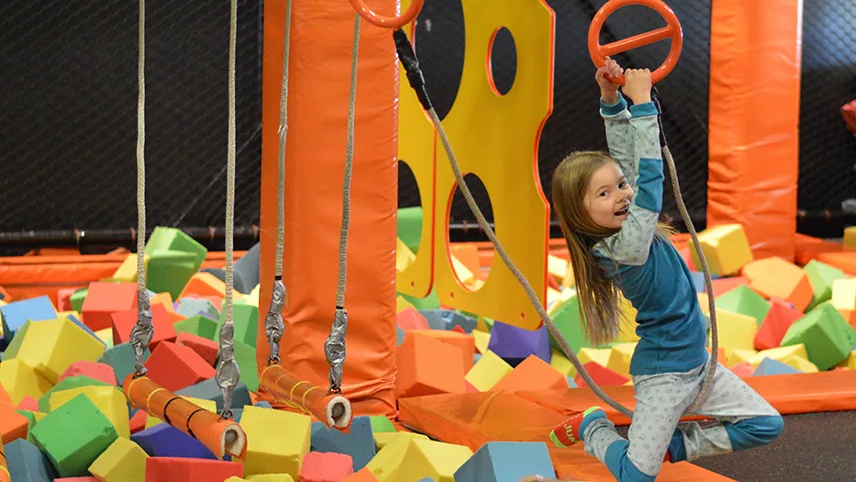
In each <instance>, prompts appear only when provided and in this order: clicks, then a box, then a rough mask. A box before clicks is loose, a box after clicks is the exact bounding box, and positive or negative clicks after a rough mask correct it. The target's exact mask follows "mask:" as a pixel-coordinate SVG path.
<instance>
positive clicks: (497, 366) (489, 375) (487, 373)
mask: <svg viewBox="0 0 856 482" xmlns="http://www.w3.org/2000/svg"><path fill="white" fill-rule="evenodd" d="M513 370H514V368H513V367H512V366H511V365H509V364H508V362H506V361H505V360H503V359H502V358H500V357H499V356H498V355H497V354H496V353H494V352H492V351H490V350H488V351H486V352H485V353H484V354H483V355H482V357H481V358H479V360H478V361H477V362H476V363H475V364H474V365H473V368H472V369H470V371H469V372H467V374H466V376H465V377H464V379H465V380H466V381H467V382H469V383H470V384H471V385H472V386H473V387H475V388H476V389H477V390H479V391H482V392H486V391H488V390H490V389H491V388H493V387H494V386H495V385H496V384H497V383H499V381H500V380H502V379H503V378H505V376H506V375H508V374H509V373H511V372H512V371H513Z"/></svg>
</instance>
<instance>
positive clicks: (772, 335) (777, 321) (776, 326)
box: [755, 298, 803, 351]
mask: <svg viewBox="0 0 856 482" xmlns="http://www.w3.org/2000/svg"><path fill="white" fill-rule="evenodd" d="M802 316H803V314H802V313H800V312H799V311H797V310H795V309H794V307H793V305H792V304H790V303H788V302H787V301H785V300H783V299H781V298H771V299H770V311H768V312H767V316H766V317H765V318H764V321H762V322H761V326H760V327H759V328H758V331H757V332H756V333H755V349H756V350H758V351H761V350H769V349H770V348H776V347H778V346H779V345H781V343H782V338H784V337H785V333H787V331H788V328H790V327H791V325H792V324H794V322H795V321H797V320H798V319H800V318H802Z"/></svg>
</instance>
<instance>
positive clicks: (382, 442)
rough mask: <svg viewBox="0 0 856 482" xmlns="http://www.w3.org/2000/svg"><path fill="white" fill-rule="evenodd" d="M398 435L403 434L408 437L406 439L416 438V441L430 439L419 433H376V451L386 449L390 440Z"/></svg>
mask: <svg viewBox="0 0 856 482" xmlns="http://www.w3.org/2000/svg"><path fill="white" fill-rule="evenodd" d="M399 433H403V434H405V435H407V436H408V437H410V438H418V439H424V440H430V439H429V438H428V436H427V435H424V434H421V433H413V432H378V433H376V434H374V442H375V447H377V449H378V450H380V449H382V448H384V447H386V446H387V445H388V444H389V443H390V442H391V441H392V439H393V438H394V437H395V436H396V435H398V434H399Z"/></svg>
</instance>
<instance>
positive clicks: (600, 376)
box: [574, 362, 630, 388]
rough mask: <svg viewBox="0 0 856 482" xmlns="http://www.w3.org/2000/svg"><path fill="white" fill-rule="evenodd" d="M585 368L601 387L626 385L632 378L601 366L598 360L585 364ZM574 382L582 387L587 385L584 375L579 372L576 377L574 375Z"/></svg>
mask: <svg viewBox="0 0 856 482" xmlns="http://www.w3.org/2000/svg"><path fill="white" fill-rule="evenodd" d="M583 368H585V369H586V372H587V373H588V374H589V376H590V377H591V379H592V380H594V382H595V383H596V384H597V385H598V386H600V387H616V386H619V385H624V384H625V383H627V382H629V381H630V379H629V378H627V377H625V376H624V375H621V374H619V373H616V372H614V371H612V370H610V369H609V368H606V367H605V366H601V365H599V364H597V363H596V362H588V363H586V364H585V365H583ZM574 382H576V384H577V386H578V387H580V388H582V387H585V386H587V385H586V382H585V380H583V377H582V376H580V374H579V373H578V374H577V376H576V377H574Z"/></svg>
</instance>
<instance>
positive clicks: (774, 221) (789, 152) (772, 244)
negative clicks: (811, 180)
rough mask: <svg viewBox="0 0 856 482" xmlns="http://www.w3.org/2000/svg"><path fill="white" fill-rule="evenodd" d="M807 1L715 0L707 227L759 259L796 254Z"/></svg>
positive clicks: (712, 38)
mask: <svg viewBox="0 0 856 482" xmlns="http://www.w3.org/2000/svg"><path fill="white" fill-rule="evenodd" d="M802 3H803V2H802V0H752V1H749V2H747V1H745V0H714V1H713V7H712V12H711V33H710V116H709V121H708V122H709V128H710V134H709V143H710V145H709V149H710V160H709V180H708V204H707V226H708V227H711V226H715V225H719V224H728V223H740V224H742V225H743V227H744V229H745V231H746V235H747V237H748V238H749V243H750V246H751V248H752V250H753V253H754V255H755V257H767V256H781V257H783V258H785V259H788V260H793V259H794V256H795V250H796V244H795V233H796V213H797V178H798V176H799V132H798V125H799V106H800V58H801V38H802V8H803V5H802Z"/></svg>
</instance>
